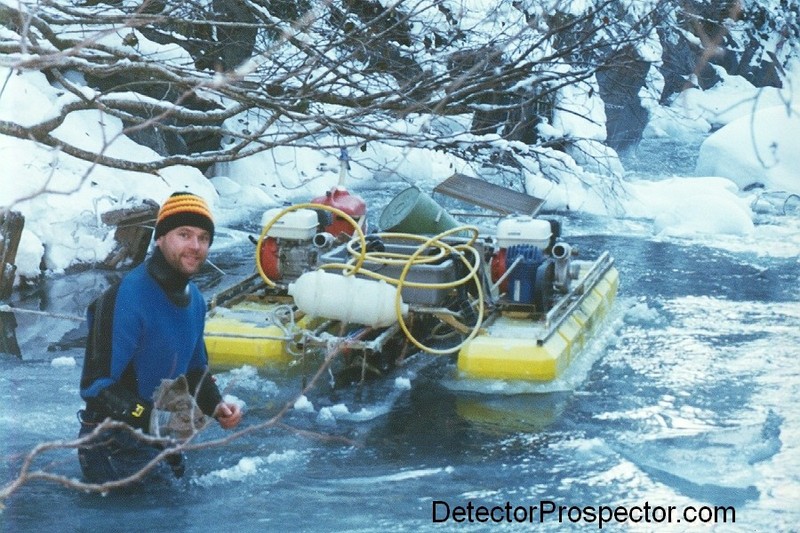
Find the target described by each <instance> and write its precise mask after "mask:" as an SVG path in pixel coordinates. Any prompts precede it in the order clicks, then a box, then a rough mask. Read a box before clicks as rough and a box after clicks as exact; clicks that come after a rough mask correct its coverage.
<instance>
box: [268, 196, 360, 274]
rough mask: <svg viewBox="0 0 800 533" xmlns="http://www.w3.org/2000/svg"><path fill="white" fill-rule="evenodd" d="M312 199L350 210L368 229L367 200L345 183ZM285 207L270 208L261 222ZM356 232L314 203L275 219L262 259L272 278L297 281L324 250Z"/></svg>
mask: <svg viewBox="0 0 800 533" xmlns="http://www.w3.org/2000/svg"><path fill="white" fill-rule="evenodd" d="M310 203H312V204H320V205H325V206H329V207H333V208H336V209H338V210H340V211H342V212H343V213H346V214H347V215H349V216H350V217H352V218H353V219H354V220H355V221H356V223H358V224H359V226H361V228H362V230H364V231H365V232H366V225H367V216H366V215H367V204H366V202H364V199H363V198H361V197H360V196H355V195H351V194H350V193H349V192H348V191H347V189H345V188H344V187H341V186H337V187H334V188H333V189H331V190H330V191H328V192H327V193H325V196H320V197H317V198H314V199H313V200H311V202H310ZM282 210H283V208H280V207H278V208H273V209H269V210H268V211H266V212H265V213H264V215H263V216H262V219H261V226H262V227H264V226H265V225H266V224H268V223H269V222H270V221H271V220H272V219H273V218H274V217H275V216H276V215H277V214H278V213H280V212H281V211H282ZM354 232H355V229H354V228H353V226H352V225H351V224H350V223H349V222H348V221H347V220H345V219H344V218H343V217H341V216H339V215H336V214H334V213H332V212H330V211H325V210H323V209H313V208H311V207H309V208H302V209H297V210H295V211H290V212H288V213H286V214H285V215H283V216H282V217H281V218H279V219H278V220H277V221H275V222H274V223H273V225H272V226H271V227H270V229H269V231H268V232H267V235H266V237H265V238H264V240H263V242H262V243H261V250H260V252H259V257H258V259H259V261H260V263H261V268H262V270H263V271H264V274H266V275H267V277H269V278H270V279H271V280H273V281H276V280H282V281H293V280H295V279H297V278H298V277H300V276H301V275H302V274H303V273H305V272H308V271H310V270H313V269H314V268H315V267H316V265H317V261H318V259H319V251H320V250H324V249H326V248H328V247H330V246H331V245H332V244H333V243H334V242H336V240H337V238H338V237H339V236H340V235H341V234H346V235H352V234H353V233H354Z"/></svg>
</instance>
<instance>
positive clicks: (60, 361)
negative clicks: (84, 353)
mask: <svg viewBox="0 0 800 533" xmlns="http://www.w3.org/2000/svg"><path fill="white" fill-rule="evenodd" d="M77 364H78V363H76V362H75V358H74V357H70V356H66V357H56V358H54V359H53V360H52V361H50V365H51V366H59V367H72V366H76V365H77Z"/></svg>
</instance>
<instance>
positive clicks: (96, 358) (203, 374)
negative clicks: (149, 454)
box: [81, 248, 221, 429]
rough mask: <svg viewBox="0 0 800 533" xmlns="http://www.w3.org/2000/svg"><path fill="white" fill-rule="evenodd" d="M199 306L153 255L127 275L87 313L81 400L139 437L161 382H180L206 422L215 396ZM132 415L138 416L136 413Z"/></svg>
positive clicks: (195, 293)
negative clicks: (187, 387) (182, 379)
mask: <svg viewBox="0 0 800 533" xmlns="http://www.w3.org/2000/svg"><path fill="white" fill-rule="evenodd" d="M205 311H206V306H205V301H204V299H203V297H202V294H201V293H200V290H199V289H198V288H197V286H196V285H195V284H194V283H192V282H190V281H189V280H188V278H186V277H184V276H182V275H181V274H180V273H178V272H177V271H175V270H174V269H173V268H172V267H171V266H169V264H167V262H166V259H164V256H163V254H162V253H161V251H160V250H159V249H158V248H156V250H155V253H154V254H153V256H152V257H151V258H150V259H149V260H148V261H147V262H146V263H144V264H141V265H139V266H138V267H136V268H134V269H133V270H132V271H131V272H130V273H129V274H128V275H127V276H126V277H125V278H124V279H123V280H122V281H121V282H120V283H119V285H118V286H115V287H112V288H111V289H110V290H109V291H107V292H106V293H104V294H103V296H101V297H100V298H99V299H98V300H97V301H95V302H94V303H93V304H92V305H91V306H90V307H89V309H88V310H87V318H88V321H89V322H88V324H89V337H88V341H87V347H86V359H85V360H84V369H83V375H82V378H81V397H82V398H83V399H84V400H86V402H87V406H89V407H90V408H91V409H93V410H94V411H96V412H99V413H102V414H103V415H105V416H111V417H112V418H115V419H118V420H122V421H125V422H128V423H131V424H132V425H134V426H136V427H141V428H143V429H147V420H145V418H148V419H149V416H147V417H146V416H144V415H146V414H149V410H150V409H152V401H153V393H154V391H155V389H156V387H158V385H159V384H160V383H161V380H162V379H173V378H176V377H178V376H180V375H181V374H185V375H186V376H187V378H188V380H189V384H190V387H191V390H192V391H193V392H194V391H195V389H197V387H198V386H199V387H200V390H199V391H197V400H198V405H199V406H200V408H201V409H202V410H203V412H205V413H206V414H212V413H213V409H214V407H216V405H217V403H218V402H219V401H220V399H221V396H220V394H219V390H218V389H217V387H216V385H215V384H214V383H213V380H212V379H211V378H210V375H209V374H208V372H207V369H208V356H207V354H206V349H205V344H204V341H203V328H204V322H205ZM137 411H138V413H137Z"/></svg>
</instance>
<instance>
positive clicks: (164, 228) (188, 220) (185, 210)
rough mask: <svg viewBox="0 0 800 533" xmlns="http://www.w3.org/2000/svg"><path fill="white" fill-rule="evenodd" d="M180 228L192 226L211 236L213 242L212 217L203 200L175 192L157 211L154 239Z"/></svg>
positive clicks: (192, 195) (188, 194) (186, 193)
mask: <svg viewBox="0 0 800 533" xmlns="http://www.w3.org/2000/svg"><path fill="white" fill-rule="evenodd" d="M180 226H194V227H196V228H201V229H204V230H206V231H207V232H208V233H209V234H211V242H214V217H213V216H211V210H210V209H209V208H208V204H207V203H206V201H205V200H203V199H202V198H200V197H199V196H197V195H196V194H192V193H190V192H176V193H172V196H170V197H169V198H167V201H166V202H164V204H163V205H162V206H161V209H159V210H158V217H157V218H156V232H155V235H154V237H153V238H154V239H158V238H159V237H161V236H162V235H164V234H165V233H167V232H169V231H171V230H173V229H175V228H178V227H180Z"/></svg>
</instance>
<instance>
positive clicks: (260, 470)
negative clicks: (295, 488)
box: [192, 450, 307, 487]
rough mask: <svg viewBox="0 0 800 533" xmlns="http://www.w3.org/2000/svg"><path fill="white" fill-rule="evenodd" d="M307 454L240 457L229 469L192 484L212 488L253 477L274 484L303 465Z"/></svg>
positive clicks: (199, 478) (283, 453)
mask: <svg viewBox="0 0 800 533" xmlns="http://www.w3.org/2000/svg"><path fill="white" fill-rule="evenodd" d="M306 460H307V454H306V453H304V452H302V451H297V450H286V451H282V452H272V453H270V454H269V455H267V456H266V457H263V456H255V457H242V458H241V459H239V461H238V462H237V463H236V464H235V465H233V466H230V467H227V468H220V469H219V470H214V471H212V472H209V473H207V474H204V475H201V476H199V477H196V478H194V479H192V483H194V484H196V485H200V486H203V487H213V486H217V485H222V484H227V483H232V482H248V480H249V479H251V478H253V477H256V476H257V477H258V478H259V480H260V481H262V482H263V481H266V482H274V481H277V480H278V479H280V478H281V476H282V475H283V474H284V473H285V472H286V471H287V470H291V469H293V468H294V467H295V466H296V465H298V464H301V463H305V461H306Z"/></svg>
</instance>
